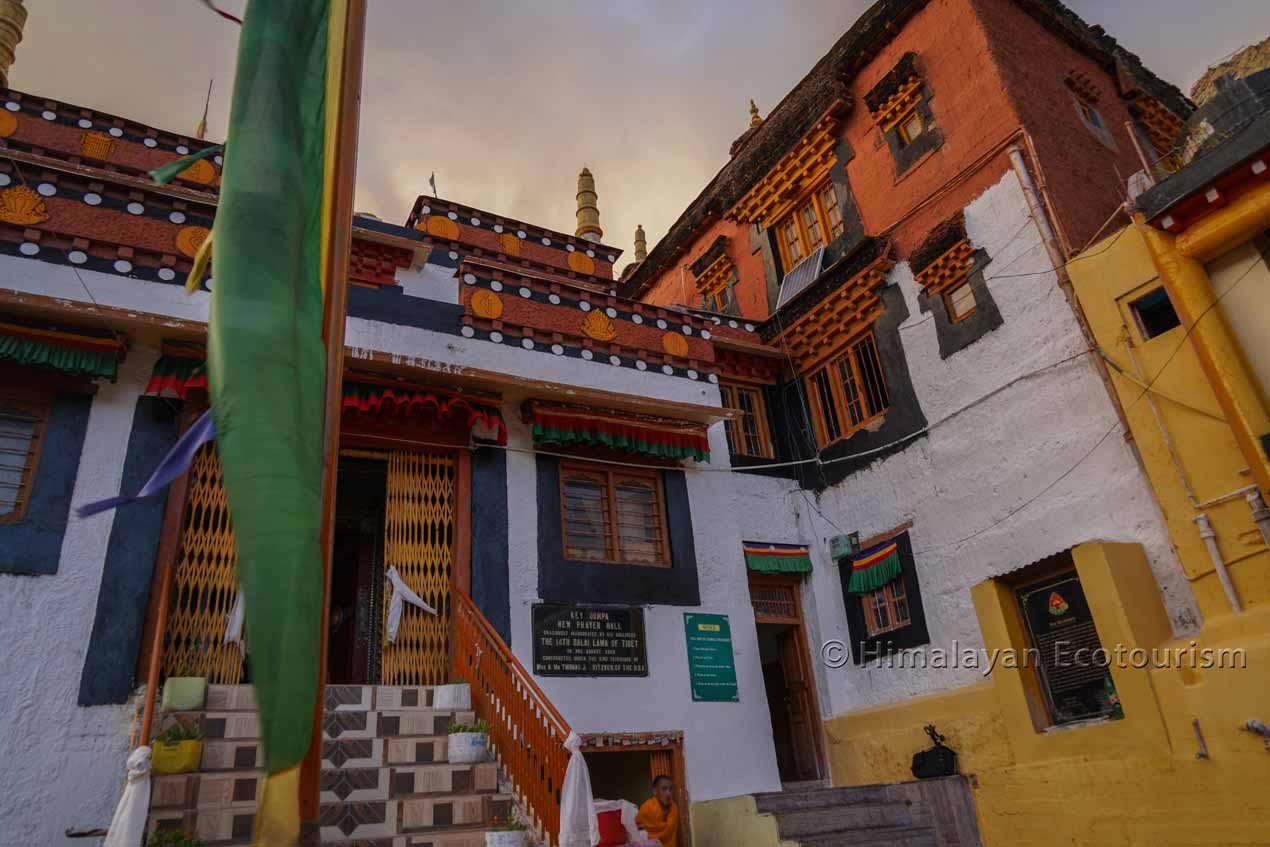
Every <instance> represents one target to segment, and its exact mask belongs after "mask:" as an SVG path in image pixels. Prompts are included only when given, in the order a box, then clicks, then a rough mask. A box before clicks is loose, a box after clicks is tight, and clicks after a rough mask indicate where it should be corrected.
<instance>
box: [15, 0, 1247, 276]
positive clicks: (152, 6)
mask: <svg viewBox="0 0 1270 847" xmlns="http://www.w3.org/2000/svg"><path fill="white" fill-rule="evenodd" d="M220 3H221V5H222V7H223V8H226V9H229V10H232V11H235V12H238V11H241V9H242V7H243V5H244V0H220ZM369 3H370V19H369V27H368V29H369V32H368V36H367V56H366V81H365V89H364V95H363V97H364V111H363V115H362V132H361V148H360V156H359V164H358V209H359V210H363V211H368V212H374V213H375V214H378V215H379V216H380V217H382V218H384V219H386V220H389V221H393V222H397V223H400V222H403V221H404V220H405V218H406V215H407V214H408V213H409V211H410V206H411V204H412V202H413V200H414V198H415V196H416V195H418V194H420V193H428V191H429V189H428V176H429V175H430V174H431V173H432V172H434V171H435V172H436V176H437V185H438V189H439V192H440V194H441V196H442V197H447V198H449V199H452V200H456V201H459V202H462V203H466V204H469V205H472V206H476V207H479V208H482V209H486V210H489V211H492V212H497V213H500V214H504V215H508V216H511V217H516V218H521V219H524V220H529V221H532V222H534V223H538V224H540V225H543V226H547V227H552V228H555V229H559V230H564V231H567V232H572V231H573V228H574V216H573V212H574V207H575V206H574V202H575V201H574V192H575V187H576V178H577V173H578V171H579V170H580V169H581V167H582V166H583V165H584V164H585V165H587V166H588V167H590V168H591V170H592V172H593V173H594V174H595V176H596V183H597V188H598V191H599V198H600V199H599V206H600V223H601V225H602V226H603V227H604V230H605V239H604V240H605V241H606V242H608V243H610V244H612V245H614V246H616V247H620V248H622V249H624V250H627V251H628V252H629V251H630V249H631V239H632V233H633V231H634V229H635V225H636V224H637V223H642V224H643V225H644V228H645V230H646V231H647V232H648V238H649V246H650V247H651V246H652V244H653V243H654V242H655V241H656V240H657V239H658V238H660V237H661V236H662V235H663V234H664V233H665V231H666V229H667V228H668V227H669V226H670V225H671V224H672V223H673V222H674V220H675V218H676V216H677V215H678V213H679V212H680V211H681V210H682V209H683V208H684V207H685V206H686V205H687V204H688V203H689V202H690V201H691V200H692V198H693V197H695V196H696V194H697V192H698V191H700V189H701V188H702V187H703V186H704V185H705V183H706V182H707V181H708V180H709V179H710V177H711V176H713V175H714V173H715V172H716V171H717V170H718V169H719V168H720V167H721V166H722V165H723V164H724V162H725V161H726V159H727V150H728V145H729V144H730V143H731V141H732V139H734V138H735V137H736V136H737V135H739V134H740V133H741V132H742V131H743V130H744V129H745V127H746V125H747V119H748V111H747V109H748V106H747V104H748V101H749V98H751V97H753V98H754V99H755V100H756V101H757V102H758V105H759V107H760V108H761V109H762V111H763V113H764V114H766V112H767V110H768V109H770V108H771V107H772V105H773V104H775V103H776V102H777V101H778V100H780V98H781V97H782V96H783V95H784V94H785V92H786V91H788V90H789V88H790V87H791V86H793V85H794V84H795V83H796V82H797V81H798V80H799V79H800V78H801V77H802V76H803V75H804V74H805V73H806V72H807V71H808V70H809V69H810V68H811V66H812V65H813V64H814V63H815V61H816V60H817V59H819V58H820V56H822V55H823V54H824V53H825V52H826V51H827V50H828V49H829V47H830V46H831V45H832V44H833V42H834V41H835V40H836V39H837V38H838V36H839V35H841V34H842V32H844V31H845V30H846V29H847V28H848V27H849V26H850V25H851V23H852V22H853V21H854V20H855V18H856V17H857V16H858V15H859V14H860V12H861V11H863V10H864V9H865V8H867V6H868V0H691V1H690V2H685V0H623V2H614V1H613V0H600V2H595V0H592V2H580V0H579V2H573V0H568V1H566V0H535V2H524V1H523V0H520V2H517V1H516V0H499V1H498V2H495V0H465V2H462V3H456V2H438V0H369ZM1069 5H1071V6H1072V7H1073V8H1074V9H1075V10H1076V11H1077V12H1079V13H1080V14H1081V15H1082V16H1083V17H1084V18H1085V19H1086V20H1087V21H1089V22H1090V23H1096V24H1101V25H1102V26H1103V27H1105V28H1106V29H1107V31H1108V32H1110V33H1111V34H1113V35H1115V36H1116V37H1117V38H1119V39H1120V41H1121V42H1122V43H1124V44H1125V45H1126V46H1127V47H1128V48H1129V49H1130V50H1133V51H1134V52H1136V53H1138V54H1139V55H1140V56H1142V57H1143V59H1144V61H1145V62H1146V64H1147V65H1148V67H1150V68H1152V69H1153V70H1154V71H1155V72H1156V73H1158V74H1159V75H1160V76H1162V77H1164V78H1165V79H1168V80H1170V81H1171V82H1174V83H1176V84H1177V85H1179V86H1180V87H1182V89H1183V90H1188V89H1189V88H1190V85H1191V83H1192V82H1193V81H1194V80H1195V79H1196V78H1197V77H1198V76H1199V75H1200V74H1201V73H1202V72H1203V71H1204V69H1205V67H1206V66H1207V65H1208V64H1209V63H1210V62H1213V61H1217V60H1220V59H1221V58H1223V57H1225V56H1227V55H1228V54H1230V53H1231V52H1233V51H1234V50H1236V49H1238V48H1239V47H1241V46H1242V45H1244V44H1246V43H1249V42H1251V41H1256V40H1258V39H1260V38H1261V37H1264V36H1265V35H1266V34H1267V33H1268V32H1270V3H1267V2H1265V0H1223V2H1221V3H1217V4H1213V5H1211V6H1208V5H1207V4H1197V3H1195V2H1194V0H1069ZM27 6H28V8H29V10H30V18H29V20H28V23H27V28H26V37H25V40H24V41H23V42H22V44H21V45H19V47H18V51H17V62H16V64H15V66H14V68H13V70H12V72H11V74H10V84H11V85H12V86H13V87H14V88H17V89H19V90H22V91H27V92H32V93H37V94H43V95H46V96H48V97H51V98H54V99H58V100H64V101H68V102H71V103H75V104H78V105H83V106H89V107H93V108H97V109H101V110H104V111H108V112H113V113H115V114H119V115H125V116H128V117H130V118H134V119H136V120H139V121H142V122H144V123H148V124H152V125H155V126H159V127H163V128H166V129H171V130H176V131H185V132H192V131H193V129H194V126H195V125H196V124H197V122H198V118H199V114H200V113H201V111H202V106H203V98H204V95H205V93H206V90H207V83H208V80H209V79H215V88H214V91H213V95H212V106H211V114H210V119H209V125H210V132H209V136H210V137H213V138H217V139H219V138H223V134H224V131H225V122H226V118H227V115H228V105H229V95H230V85H231V80H232V74H233V62H234V44H235V38H236V27H235V26H234V25H233V24H230V23H228V22H226V21H223V20H221V19H220V18H218V17H216V16H215V15H213V14H211V13H210V12H208V11H207V10H206V9H205V8H204V7H203V6H202V5H201V4H200V3H199V2H197V0H94V2H88V0H29V2H28V3H27Z"/></svg>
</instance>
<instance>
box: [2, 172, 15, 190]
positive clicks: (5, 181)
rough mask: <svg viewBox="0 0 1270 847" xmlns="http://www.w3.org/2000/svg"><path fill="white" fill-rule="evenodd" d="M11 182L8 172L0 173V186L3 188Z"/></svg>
mask: <svg viewBox="0 0 1270 847" xmlns="http://www.w3.org/2000/svg"><path fill="white" fill-rule="evenodd" d="M11 182H13V180H11V179H9V175H8V174H0V188H3V187H4V186H6V185H8V184H9V183H11Z"/></svg>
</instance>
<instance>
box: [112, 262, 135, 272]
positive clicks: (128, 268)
mask: <svg viewBox="0 0 1270 847" xmlns="http://www.w3.org/2000/svg"><path fill="white" fill-rule="evenodd" d="M115 270H116V271H118V272H119V273H121V274H130V273H132V262H129V261H128V260H127V259H116V260H115Z"/></svg>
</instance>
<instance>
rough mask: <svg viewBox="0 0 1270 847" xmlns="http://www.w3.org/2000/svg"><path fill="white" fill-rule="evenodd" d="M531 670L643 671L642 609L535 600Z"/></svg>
mask: <svg viewBox="0 0 1270 847" xmlns="http://www.w3.org/2000/svg"><path fill="white" fill-rule="evenodd" d="M533 636H534V675H535V676H597V677H599V676H648V652H647V645H646V643H645V640H644V610H643V609H639V608H611V607H599V606H561V605H552V604H548V603H539V604H538V605H536V606H534V609H533Z"/></svg>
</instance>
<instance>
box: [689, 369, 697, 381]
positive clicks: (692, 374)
mask: <svg viewBox="0 0 1270 847" xmlns="http://www.w3.org/2000/svg"><path fill="white" fill-rule="evenodd" d="M698 376H699V374H698V373H697V372H696V371H694V370H693V369H692V368H689V369H688V379H696V378H697V377H698Z"/></svg>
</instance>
